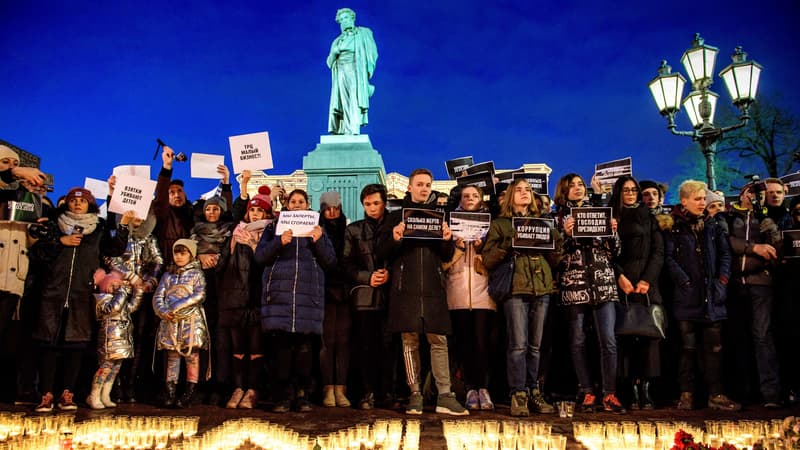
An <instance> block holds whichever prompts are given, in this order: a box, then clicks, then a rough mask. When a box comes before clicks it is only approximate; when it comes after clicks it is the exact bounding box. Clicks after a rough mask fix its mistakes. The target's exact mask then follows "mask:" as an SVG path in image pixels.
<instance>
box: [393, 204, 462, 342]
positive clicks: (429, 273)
mask: <svg viewBox="0 0 800 450" xmlns="http://www.w3.org/2000/svg"><path fill="white" fill-rule="evenodd" d="M435 202H436V196H435V195H433V194H432V195H431V196H430V197H429V198H428V201H427V202H425V203H414V202H413V201H411V196H410V194H406V198H405V199H404V200H403V208H421V209H435ZM402 220H403V211H402V210H398V211H393V212H392V213H391V214H389V216H388V217H387V218H386V220H385V221H384V223H383V224H382V225H381V227H380V229H379V231H378V247H377V251H378V260H379V261H382V262H381V263H379V264H384V263H385V264H387V267H389V276H390V284H391V288H390V294H389V320H388V327H387V329H388V331H389V332H411V333H414V332H416V333H435V334H450V332H451V325H450V313H449V311H448V309H447V297H446V294H445V286H444V274H443V272H442V263H443V262H446V261H450V260H451V259H452V258H453V252H454V251H455V246H454V245H453V241H452V239H451V240H447V241H444V240H436V239H401V240H400V241H395V240H394V237H393V236H392V229H393V228H394V227H395V226H396V225H397V224H399V223H400V222H401V221H402Z"/></svg>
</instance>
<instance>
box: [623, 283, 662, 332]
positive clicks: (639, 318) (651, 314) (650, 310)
mask: <svg viewBox="0 0 800 450" xmlns="http://www.w3.org/2000/svg"><path fill="white" fill-rule="evenodd" d="M645 299H646V300H647V301H646V302H645V303H639V302H636V303H630V302H628V296H627V295H626V296H625V302H624V303H623V302H620V303H619V304H618V307H617V323H616V326H615V328H614V331H615V332H616V334H617V336H641V337H648V338H654V339H665V338H666V337H667V315H666V313H665V312H664V307H663V306H661V305H657V304H653V303H650V296H649V295H647V294H645Z"/></svg>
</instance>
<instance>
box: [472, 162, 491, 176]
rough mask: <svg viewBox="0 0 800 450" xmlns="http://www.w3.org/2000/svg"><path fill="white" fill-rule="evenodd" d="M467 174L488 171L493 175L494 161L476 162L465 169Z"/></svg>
mask: <svg viewBox="0 0 800 450" xmlns="http://www.w3.org/2000/svg"><path fill="white" fill-rule="evenodd" d="M466 172H467V175H474V174H476V173H481V172H489V173H490V174H492V176H494V161H485V162H482V163H478V164H473V165H471V166H469V167H467V169H466Z"/></svg>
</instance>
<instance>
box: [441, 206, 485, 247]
mask: <svg viewBox="0 0 800 450" xmlns="http://www.w3.org/2000/svg"><path fill="white" fill-rule="evenodd" d="M491 222H492V215H491V214H489V213H475V212H462V211H453V212H451V213H450V230H451V231H452V232H453V236H454V237H457V238H461V239H464V240H465V241H477V240H479V239H483V238H484V236H486V233H488V232H489V225H490V224H491Z"/></svg>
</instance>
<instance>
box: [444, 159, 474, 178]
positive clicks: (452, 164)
mask: <svg viewBox="0 0 800 450" xmlns="http://www.w3.org/2000/svg"><path fill="white" fill-rule="evenodd" d="M472 164H473V161H472V156H463V157H461V158H455V159H449V160H447V161H445V162H444V167H445V168H446V169H447V175H448V176H449V177H450V179H451V180H455V179H456V178H458V177H460V176H461V174H462V173H464V172H465V171H466V170H467V167H469V166H471V165H472Z"/></svg>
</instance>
